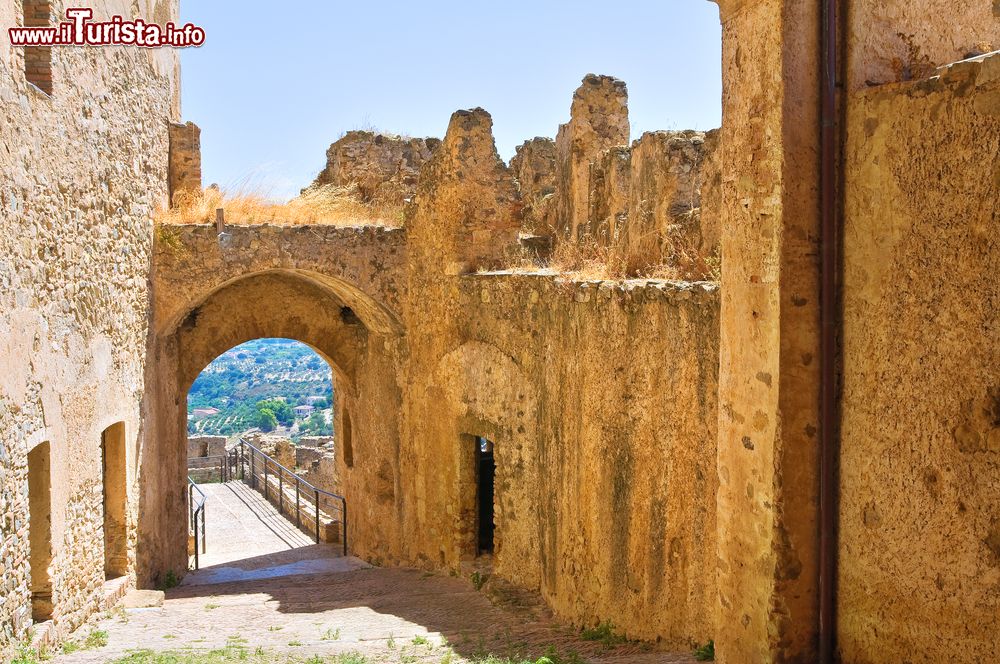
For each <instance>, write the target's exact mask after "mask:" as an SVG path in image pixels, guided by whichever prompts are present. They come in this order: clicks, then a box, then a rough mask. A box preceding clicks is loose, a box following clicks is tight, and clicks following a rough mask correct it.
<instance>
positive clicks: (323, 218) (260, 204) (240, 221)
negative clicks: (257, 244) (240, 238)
mask: <svg viewBox="0 0 1000 664" xmlns="http://www.w3.org/2000/svg"><path fill="white" fill-rule="evenodd" d="M219 208H222V209H223V210H225V218H226V223H227V224H236V225H244V224H278V225H288V226H295V225H301V224H329V225H334V226H361V225H364V226H385V227H398V226H401V225H402V223H403V211H404V204H403V203H402V202H396V201H381V200H372V201H364V200H362V197H361V195H360V193H359V191H358V187H357V185H355V184H351V185H347V186H343V187H338V186H334V185H322V186H316V187H310V188H309V189H307V190H306V191H304V192H302V194H301V195H300V196H299V197H298V198H294V199H292V200H290V201H288V202H287V203H281V202H276V201H273V200H270V199H268V197H267V196H266V195H265V194H264V193H262V192H261V191H260V190H254V189H253V188H252V187H240V188H237V189H236V190H234V191H232V192H229V191H223V190H221V189H219V188H218V187H214V186H213V187H208V188H207V189H204V190H202V191H200V192H196V193H187V192H182V193H180V194H178V195H177V197H176V199H175V200H174V207H172V208H170V209H169V210H161V211H160V212H159V213H158V214H157V219H156V221H157V222H158V223H162V224H210V223H215V211H216V210H217V209H219Z"/></svg>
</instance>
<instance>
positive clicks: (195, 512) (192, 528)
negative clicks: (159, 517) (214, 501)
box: [188, 477, 208, 569]
mask: <svg viewBox="0 0 1000 664" xmlns="http://www.w3.org/2000/svg"><path fill="white" fill-rule="evenodd" d="M195 493H197V494H198V496H197V499H196V498H195ZM199 520H201V528H200V534H201V552H202V553H205V552H206V551H207V550H208V539H207V537H206V535H205V494H204V493H203V492H202V490H201V489H200V488H198V485H197V484H196V483H195V481H194V480H193V479H191V478H190V477H188V532H189V533H190V532H193V533H194V568H195V569H198V563H199V561H198V538H199V528H198V521H199Z"/></svg>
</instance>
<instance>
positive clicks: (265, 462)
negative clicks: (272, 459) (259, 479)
mask: <svg viewBox="0 0 1000 664" xmlns="http://www.w3.org/2000/svg"><path fill="white" fill-rule="evenodd" d="M267 466H268V460H267V457H264V500H267V499H268V497H269V496H268V493H267Z"/></svg>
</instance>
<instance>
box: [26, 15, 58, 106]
mask: <svg viewBox="0 0 1000 664" xmlns="http://www.w3.org/2000/svg"><path fill="white" fill-rule="evenodd" d="M50 26H52V4H51V3H50V2H49V1H48V0H24V27H26V28H45V27H50ZM23 48H24V75H25V78H27V79H28V82H29V83H31V84H33V85H35V86H36V87H38V89H40V90H41V91H42V92H44V93H45V94H48V95H51V94H52V47H50V46H25V47H23Z"/></svg>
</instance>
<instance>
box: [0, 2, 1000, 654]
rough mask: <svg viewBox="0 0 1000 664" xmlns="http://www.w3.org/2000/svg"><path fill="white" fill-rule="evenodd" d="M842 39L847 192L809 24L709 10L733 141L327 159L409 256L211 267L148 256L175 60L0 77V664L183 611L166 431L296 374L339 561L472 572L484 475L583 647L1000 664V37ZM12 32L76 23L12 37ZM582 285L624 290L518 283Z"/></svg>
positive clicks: (915, 33) (356, 142) (318, 257)
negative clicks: (219, 387)
mask: <svg viewBox="0 0 1000 664" xmlns="http://www.w3.org/2000/svg"><path fill="white" fill-rule="evenodd" d="M692 1H693V0H692ZM104 4H105V5H106V6H105V8H104V10H105V11H106V12H110V13H111V14H132V13H133V5H132V4H130V3H126V2H124V0H108V2H106V3H104ZM827 4H830V5H831V6H834V5H839V4H844V3H834V2H832V1H831V2H829V3H827ZM850 4H851V10H850V13H849V14H847V15H844V16H842V17H841V19H842V23H841V28H842V34H841V33H837V34H834V35H833V37H834V38H835V39H836V41H837V45H838V48H837V51H838V53H839V56H840V57H839V60H838V62H839V63H840V64H841V65H842V73H841V74H840V75H839V77H838V81H839V83H840V87H839V88H836V91H837V92H838V94H837V95H836V99H835V100H834V102H835V108H836V109H837V111H838V112H837V114H836V117H834V118H832V120H831V121H832V122H834V125H835V127H836V130H837V132H836V136H835V137H834V138H835V142H834V143H833V144H832V151H831V144H829V143H826V144H825V143H824V141H823V140H822V139H823V136H824V134H823V132H822V131H821V129H822V127H823V126H824V125H823V122H822V120H823V119H824V118H826V117H827V116H825V115H824V110H823V108H824V107H823V104H821V102H822V101H824V100H827V99H828V95H830V94H831V90H832V89H833V88H832V87H829V88H824V80H823V77H822V76H821V75H820V72H821V67H820V65H821V63H822V62H824V59H823V58H824V50H823V48H822V46H823V43H824V42H823V41H822V39H821V36H822V35H823V34H824V33H823V31H822V30H821V27H822V25H823V22H822V18H823V17H822V16H821V14H820V11H819V5H820V3H806V2H796V1H793V0H760V1H758V2H754V3H749V2H744V1H743V0H718V5H719V11H720V18H721V21H722V25H723V77H724V80H723V83H724V98H723V124H722V127H721V128H720V129H719V130H716V131H711V132H705V133H702V132H693V131H680V132H652V133H647V134H645V135H643V136H641V137H632V136H630V135H629V130H628V127H629V124H628V115H627V90H626V87H625V84H624V83H623V82H621V81H619V80H616V79H614V78H611V77H607V76H596V75H588V76H586V77H585V78H584V79H583V81H582V83H581V86H580V88H579V89H578V90H577V92H576V93H575V95H574V97H573V100H572V108H571V114H570V119H569V121H568V122H567V124H564V125H562V126H561V127H559V128H558V131H556V132H555V134H556V135H555V138H554V140H553V139H547V138H535V139H532V140H528V141H526V142H525V143H524V144H523V145H522V146H521V147H520V148H518V152H517V155H516V156H515V157H514V159H513V160H512V161H511V163H510V164H506V163H504V161H503V160H502V159H501V158H500V157H499V155H498V154H497V151H496V148H495V146H494V141H493V135H492V119H491V117H490V115H489V114H488V113H487V112H486V111H484V110H483V109H478V108H477V109H472V110H462V111H457V112H456V113H455V114H454V115H453V116H452V117H451V121H450V123H449V125H448V130H447V133H446V135H445V136H444V137H443V138H441V139H440V140H439V139H434V138H428V139H410V138H400V137H391V136H381V135H376V134H372V133H367V132H351V133H349V134H347V135H345V137H344V138H342V139H341V140H340V141H338V142H337V143H335V144H334V145H333V146H331V147H330V150H329V152H328V153H327V156H328V162H327V167H326V168H325V169H324V170H323V172H322V173H320V174H319V176H318V177H317V180H316V182H315V183H314V186H325V185H333V186H338V187H354V188H356V190H357V195H358V196H360V197H361V198H362V199H364V200H366V201H393V202H396V203H398V204H399V205H400V206H401V209H403V210H404V214H403V215H402V216H401V218H400V220H399V223H398V224H395V225H389V226H386V225H374V224H359V225H352V226H342V225H323V224H302V225H280V224H248V223H246V222H245V220H241V219H239V218H235V217H233V216H232V215H227V216H226V218H225V224H226V226H225V229H224V231H225V232H224V234H223V235H220V233H219V229H218V228H217V227H216V226H215V225H214V224H182V223H176V224H173V223H162V224H156V225H154V222H153V218H154V214H155V212H156V210H157V209H158V208H163V207H169V206H170V205H171V204H172V203H175V202H176V201H177V199H178V197H179V196H183V195H185V192H192V191H199V190H200V189H201V187H202V182H201V172H200V155H199V153H198V150H199V147H198V146H199V140H200V139H199V131H198V128H197V126H195V125H194V124H191V123H182V122H181V120H182V118H181V114H180V104H179V93H178V89H179V87H178V76H179V70H178V64H177V58H176V55H175V54H174V53H172V52H171V51H170V50H168V49H164V50H156V51H150V52H140V51H139V50H130V49H108V50H100V49H52V50H51V53H49V54H48V58H49V59H48V60H47V61H46V62H45V63H42V64H43V65H46V66H47V67H48V69H47V70H46V71H48V72H50V80H48V79H46V81H43V83H45V85H39V84H38V83H39V81H37V80H32V76H33V75H34V74H33V72H34V71H35V69H37V68H38V67H39V66H41V65H39V64H38V63H35V62H31V63H28V62H26V59H25V55H24V53H23V51H24V49H22V48H14V47H11V46H10V45H9V43H8V44H6V45H5V46H0V99H2V101H3V106H2V110H0V113H2V118H3V121H2V124H0V133H2V136H3V146H4V148H5V149H3V150H0V166H2V172H3V173H4V178H3V181H2V182H0V229H2V232H0V284H2V286H3V287H2V288H0V519H2V524H3V527H2V538H0V588H2V592H0V653H5V654H8V653H11V652H13V649H14V647H15V645H16V644H17V643H18V642H19V641H21V640H22V639H24V638H25V637H26V636H27V634H28V632H29V629H30V628H31V627H32V626H33V625H35V626H37V625H40V624H48V625H49V628H50V629H51V631H52V637H51V638H52V639H54V640H58V639H59V638H62V637H64V636H66V635H67V634H69V633H70V632H71V631H72V630H74V629H76V628H77V627H79V626H80V625H81V624H83V623H84V622H85V621H86V620H87V619H88V618H89V617H90V616H92V615H93V614H94V613H96V612H98V611H100V610H102V609H103V608H105V607H106V606H108V605H109V603H112V602H113V601H114V599H115V597H114V596H112V595H109V593H108V586H107V580H108V579H109V578H117V579H123V581H121V582H120V584H123V585H124V587H141V588H147V587H155V586H157V585H159V584H161V583H162V582H163V580H164V579H165V578H166V577H167V575H175V576H183V574H184V573H185V570H186V569H187V566H188V522H187V511H188V507H187V505H186V502H185V499H186V472H187V470H186V469H187V465H186V464H187V454H188V441H187V426H186V424H187V412H186V408H185V400H186V395H187V390H188V388H189V387H190V385H191V383H192V382H193V381H194V379H195V378H196V377H197V375H198V373H199V372H200V371H201V370H202V369H204V368H205V366H207V365H208V363H209V362H211V361H212V360H213V359H214V358H215V357H217V356H218V355H219V354H221V353H222V352H224V351H226V350H228V349H230V348H232V347H233V346H235V345H237V344H240V343H242V342H245V341H248V340H252V339H257V338H262V337H283V338H289V339H295V340H298V341H301V342H304V343H306V344H308V345H310V346H311V347H312V348H314V349H316V350H317V352H319V353H320V354H321V355H322V356H323V357H324V358H325V359H326V360H327V361H328V362H329V363H330V365H331V367H332V368H333V371H334V380H335V384H336V394H337V400H336V409H335V413H334V417H335V422H336V424H337V426H336V427H335V428H336V431H337V439H336V440H335V441H334V449H335V450H336V455H337V456H336V476H337V478H338V481H339V486H340V489H341V490H342V491H343V493H344V495H345V496H346V497H347V500H348V501H349V504H350V506H351V512H352V519H351V521H350V524H349V537H350V542H351V548H352V553H353V554H354V555H357V556H359V557H361V558H364V559H366V560H369V561H372V562H374V563H377V564H379V565H383V566H408V567H418V568H423V569H428V570H449V569H458V568H459V567H460V566H461V565H462V563H463V562H465V561H468V560H470V559H473V558H475V557H476V556H477V553H478V549H479V542H478V540H477V537H478V525H479V524H478V523H477V517H476V514H477V513H476V499H477V495H476V480H475V456H474V441H476V440H477V439H479V438H485V439H489V440H490V441H492V442H493V444H494V445H495V451H494V453H495V459H496V482H495V495H494V508H495V515H494V518H495V531H494V533H493V538H494V539H493V542H492V545H493V552H494V555H493V562H492V573H493V575H494V576H495V577H496V578H497V579H498V580H500V581H502V582H503V583H506V584H510V585H511V586H513V587H517V588H521V589H525V590H528V591H532V592H537V593H538V594H539V595H540V596H541V597H542V598H543V599H544V601H545V603H546V604H547V605H548V606H549V607H551V609H552V610H553V611H554V613H555V614H556V615H557V616H558V617H560V618H561V619H563V620H565V621H567V622H569V623H572V624H574V625H594V624H598V623H602V622H609V621H613V622H614V624H615V625H617V626H619V627H620V628H621V629H622V630H623V631H624V632H625V634H626V635H627V636H628V637H629V638H633V639H640V640H644V641H655V642H658V643H659V644H660V645H661V646H662V647H665V648H674V649H679V650H683V649H689V648H690V647H691V646H692V645H693V644H695V643H702V642H705V641H707V640H709V639H714V642H715V647H716V657H717V661H720V662H726V663H729V664H739V663H744V662H748V663H749V662H789V663H791V662H814V661H822V660H821V658H822V657H825V656H826V655H825V654H824V649H825V648H827V647H828V644H830V643H836V653H835V658H836V659H835V661H842V662H848V663H856V664H867V663H869V662H881V661H897V660H898V659H899V658H900V657H901V656H902V655H901V654H902V653H905V656H906V657H907V658H908V661H914V662H918V661H919V662H942V661H949V662H970V663H971V662H981V661H991V659H992V658H993V657H994V656H995V653H996V651H997V648H998V637H997V634H998V633H1000V590H998V588H1000V585H998V584H1000V498H998V496H1000V474H998V473H997V465H998V463H1000V372H998V369H997V367H1000V350H998V349H1000V315H998V310H997V303H998V302H1000V281H998V280H997V278H996V275H997V274H998V272H1000V247H998V246H997V230H998V228H997V224H998V221H1000V204H998V201H1000V55H998V54H997V53H996V52H986V53H980V52H979V51H977V50H976V48H977V45H979V44H983V43H992V44H994V45H996V44H1000V5H998V4H997V3H995V2H991V1H990V0H970V1H969V2H965V3H954V2H945V0H910V1H904V0H888V1H881V2H875V1H874V0H858V1H856V2H853V3H850ZM35 5H45V7H44V8H43V9H44V10H45V11H50V12H52V13H53V14H54V13H55V12H56V9H60V10H61V6H59V7H56V5H59V3H52V6H50V5H49V3H37V2H32V3H29V2H28V1H27V0H23V1H22V0H3V1H2V2H0V22H2V23H4V24H5V25H7V24H9V25H15V24H21V23H22V22H23V21H25V20H26V17H27V12H28V9H33V8H34V6H35ZM177 5H178V3H177V0H155V1H154V0H144V1H143V2H140V3H139V4H138V7H139V13H140V14H141V15H142V16H143V17H145V18H147V19H148V20H150V21H154V22H166V21H170V20H177V18H178V6H177ZM43 13H44V12H43ZM892 35H908V36H909V37H908V38H907V39H906V40H902V39H900V38H899V37H898V36H897V37H893V36H892ZM910 35H912V36H910ZM914 45H916V46H918V47H919V53H920V63H922V64H924V65H927V63H931V65H933V66H930V65H928V66H927V71H926V72H919V71H917V72H915V70H916V69H920V68H919V67H914V66H912V65H913V64H914V63H912V62H910V60H909V59H912V58H913V57H914ZM981 50H983V49H980V51H981ZM920 63H918V64H920ZM828 83H829V81H828ZM46 86H48V89H46ZM827 119H829V118H827ZM194 120H196V118H194ZM826 126H832V125H826ZM829 160H832V161H829ZM831 163H833V164H835V165H836V166H837V168H836V170H835V176H836V177H835V181H834V184H835V186H834V187H833V189H830V188H828V187H825V186H824V185H823V182H824V175H825V174H828V173H829V171H828V170H827V169H828V168H830V164H831ZM831 192H832V193H833V194H835V198H834V199H831V198H830V196H831ZM829 206H833V207H834V208H836V209H837V210H839V213H838V214H837V215H836V216H837V217H838V218H839V219H840V222H841V223H840V224H839V233H837V234H835V235H833V236H830V235H827V233H828V231H829V227H825V226H824V219H825V218H827V217H826V216H825V215H826V213H825V212H824V211H825V210H828V209H830V207H829ZM831 237H832V239H831ZM821 238H823V239H824V241H825V244H824V242H821ZM831 242H833V243H835V249H836V251H835V252H834V255H833V260H834V263H833V264H832V265H833V266H834V267H835V268H836V269H835V271H834V272H835V274H833V275H831V274H830V273H829V272H828V270H829V269H830V265H831V264H830V263H826V262H824V261H826V260H827V259H828V258H829V256H828V255H827V256H826V258H824V256H825V254H824V253H823V252H824V251H829V250H831V244H830V243H831ZM585 244H592V245H596V246H604V247H608V248H610V249H613V250H614V251H615V252H618V253H617V254H616V255H620V256H621V260H622V262H623V265H624V268H623V270H624V274H623V276H622V278H595V279H581V278H576V277H574V276H572V275H566V274H561V273H559V271H558V270H553V269H529V268H525V267H524V266H523V265H520V264H518V265H517V266H516V265H515V263H517V261H518V260H519V257H523V256H526V255H527V256H529V257H531V258H534V259H541V260H542V261H543V262H544V260H545V259H546V257H548V256H550V255H552V254H553V252H557V251H559V247H560V246H562V247H564V248H565V247H567V246H572V245H585ZM661 264H667V265H670V266H672V267H673V268H674V269H675V270H677V277H678V278H660V277H659V275H656V274H653V273H650V272H649V268H650V267H651V266H653V265H661ZM515 268H516V269H515ZM828 279H832V281H828ZM831 284H833V285H834V286H835V287H836V293H837V296H836V297H835V298H834V302H833V304H834V306H833V307H832V308H829V307H824V306H823V303H824V302H827V303H828V304H829V300H828V299H825V298H829V297H830V290H829V289H830V285H831ZM830 339H833V340H834V342H835V344H834V347H833V348H832V349H831V347H830V345H829V344H830ZM828 455H833V456H832V457H831V456H828ZM831 458H833V460H834V461H835V472H831V471H830V460H831ZM831 501H832V502H831ZM830 523H833V524H834V526H835V530H834V531H830V530H829V528H828V525H829V524H830ZM831 566H832V567H831ZM831 570H833V571H831ZM831 574H834V576H831ZM831 579H834V580H835V586H834V587H833V588H831V585H830V583H831ZM831 611H832V613H830V612H831ZM831 615H832V616H835V622H834V624H833V625H831V624H829V622H828V620H829V617H830V616H831Z"/></svg>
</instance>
